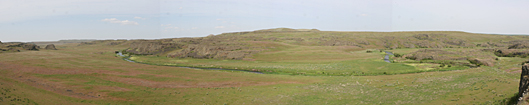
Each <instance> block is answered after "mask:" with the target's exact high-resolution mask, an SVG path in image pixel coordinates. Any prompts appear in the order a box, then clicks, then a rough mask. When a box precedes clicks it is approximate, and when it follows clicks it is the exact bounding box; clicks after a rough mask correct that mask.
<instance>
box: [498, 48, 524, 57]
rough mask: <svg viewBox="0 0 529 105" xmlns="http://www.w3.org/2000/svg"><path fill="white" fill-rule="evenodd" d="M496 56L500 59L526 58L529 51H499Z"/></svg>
mask: <svg viewBox="0 0 529 105" xmlns="http://www.w3.org/2000/svg"><path fill="white" fill-rule="evenodd" d="M494 54H495V55H496V56H500V57H526V56H529V49H497V50H496V52H494Z"/></svg>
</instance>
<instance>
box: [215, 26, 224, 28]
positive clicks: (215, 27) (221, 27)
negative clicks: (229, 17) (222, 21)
mask: <svg viewBox="0 0 529 105" xmlns="http://www.w3.org/2000/svg"><path fill="white" fill-rule="evenodd" d="M215 28H224V26H215Z"/></svg>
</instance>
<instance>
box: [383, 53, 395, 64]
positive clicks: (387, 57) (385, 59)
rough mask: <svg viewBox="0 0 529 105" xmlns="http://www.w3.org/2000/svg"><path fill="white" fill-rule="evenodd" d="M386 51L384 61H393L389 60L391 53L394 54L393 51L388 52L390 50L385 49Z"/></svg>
mask: <svg viewBox="0 0 529 105" xmlns="http://www.w3.org/2000/svg"><path fill="white" fill-rule="evenodd" d="M384 52H386V56H384V61H386V62H388V63H391V61H389V55H393V53H391V52H388V51H384Z"/></svg>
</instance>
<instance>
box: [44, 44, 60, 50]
mask: <svg viewBox="0 0 529 105" xmlns="http://www.w3.org/2000/svg"><path fill="white" fill-rule="evenodd" d="M44 49H46V50H57V48H55V45H54V44H48V45H46V47H45V48H44Z"/></svg>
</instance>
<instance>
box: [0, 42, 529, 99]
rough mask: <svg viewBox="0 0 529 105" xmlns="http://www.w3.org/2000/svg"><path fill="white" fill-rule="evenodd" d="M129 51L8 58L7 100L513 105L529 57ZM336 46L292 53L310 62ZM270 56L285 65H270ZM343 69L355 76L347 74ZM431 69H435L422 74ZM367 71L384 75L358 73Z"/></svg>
mask: <svg viewBox="0 0 529 105" xmlns="http://www.w3.org/2000/svg"><path fill="white" fill-rule="evenodd" d="M127 47H128V46H123V45H118V46H102V45H86V46H76V45H61V46H58V48H57V49H59V50H41V51H24V52H16V53H2V54H0V88H1V89H0V92H1V94H0V96H1V97H0V104H232V105H243V104H251V105H254V104H369V105H372V104H507V103H509V102H512V98H513V97H514V96H515V95H516V94H517V88H518V82H519V75H520V74H519V70H520V69H521V66H520V62H523V61H525V59H523V58H508V57H499V60H498V62H496V65H495V66H492V67H488V66H481V67H477V68H465V69H454V70H447V71H439V70H438V71H435V70H433V71H432V70H430V69H426V68H429V67H424V68H421V67H420V66H416V65H415V66H414V65H409V64H408V65H407V64H403V63H387V62H384V61H383V60H382V57H383V56H384V54H383V53H379V52H375V53H365V50H355V51H350V52H346V53H341V52H328V53H339V54H338V56H326V55H321V56H316V57H314V60H313V61H311V60H305V61H303V62H301V61H295V59H297V58H296V56H297V55H288V54H287V53H281V52H280V51H278V52H272V53H270V54H269V55H256V56H255V58H263V59H262V60H255V61H245V60H201V59H190V58H184V59H174V58H171V59H170V58H163V57H154V56H133V58H134V57H136V58H134V60H136V61H141V62H146V63H152V64H157V65H170V64H171V63H174V64H187V66H201V67H207V66H211V67H224V68H232V69H235V68H237V69H249V70H251V69H263V68H273V69H263V70H283V71H285V72H278V73H275V74H274V73H269V74H255V73H248V72H237V71H235V72H234V71H218V70H199V69H189V68H179V67H170V66H156V65H147V64H139V63H132V62H127V61H124V60H122V59H121V58H119V57H116V55H115V53H114V51H118V50H123V49H126V48H127ZM336 48H339V47H322V48H304V47H303V46H297V47H295V48H294V49H291V50H292V51H294V52H296V51H298V52H299V53H297V54H298V55H299V56H303V54H305V55H314V54H317V53H313V52H321V51H327V50H325V49H336ZM307 49H309V50H307ZM310 49H313V50H310ZM320 49H323V50H320ZM415 50H418V49H402V50H394V52H397V53H399V52H401V53H403V52H412V51H415ZM340 54H341V55H340ZM342 55H345V57H350V58H354V57H356V58H355V59H350V58H344V57H343V56H342ZM269 56H279V57H275V58H281V60H280V62H278V61H277V60H275V59H269V60H267V59H264V58H271V57H269ZM318 57H324V58H326V59H321V60H320V58H318ZM307 59H310V58H307ZM336 59H339V62H334V60H336ZM162 62H169V63H170V64H163V63H162ZM300 62H301V63H300ZM318 62H323V63H318ZM243 66H247V67H246V68H245V67H243ZM430 66H438V65H435V64H431V65H430ZM350 68H356V69H350ZM303 69H306V70H309V71H300V70H303ZM390 69H391V70H394V71H387V70H390ZM310 70H312V71H310ZM343 70H345V71H347V72H346V73H344V74H340V73H341V72H343ZM377 70H378V71H377ZM421 70H422V71H425V72H417V71H421ZM429 70H430V71H429ZM293 73H294V75H293ZM296 73H297V74H296ZM326 73H327V74H328V75H324V74H326ZM329 73H333V74H329ZM360 73H365V74H369V73H371V74H374V75H355V74H360ZM310 74H313V75H310Z"/></svg>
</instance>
